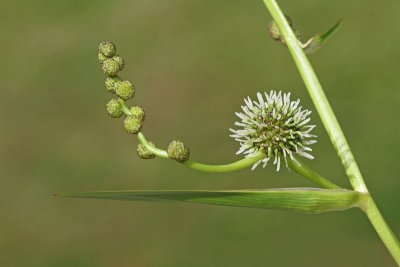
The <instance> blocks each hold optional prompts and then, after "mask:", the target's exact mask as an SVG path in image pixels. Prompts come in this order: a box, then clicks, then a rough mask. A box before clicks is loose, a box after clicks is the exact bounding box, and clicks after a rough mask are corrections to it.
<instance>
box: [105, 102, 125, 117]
mask: <svg viewBox="0 0 400 267" xmlns="http://www.w3.org/2000/svg"><path fill="white" fill-rule="evenodd" d="M107 112H108V114H110V116H111V117H113V118H119V117H121V116H122V114H123V111H122V104H121V102H120V101H118V99H111V100H110V101H108V103H107Z"/></svg>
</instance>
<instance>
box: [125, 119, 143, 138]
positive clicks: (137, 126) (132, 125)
mask: <svg viewBox="0 0 400 267" xmlns="http://www.w3.org/2000/svg"><path fill="white" fill-rule="evenodd" d="M124 127H125V130H126V131H127V132H128V133H131V134H137V133H138V132H139V131H140V130H141V129H142V127H143V120H140V119H139V118H136V117H135V116H128V117H126V118H125V120H124Z"/></svg>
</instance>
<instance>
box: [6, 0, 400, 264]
mask: <svg viewBox="0 0 400 267" xmlns="http://www.w3.org/2000/svg"><path fill="white" fill-rule="evenodd" d="M280 3H281V7H282V8H283V10H284V11H285V12H286V13H287V14H289V15H290V16H291V17H292V19H293V20H294V23H295V25H296V26H297V28H299V29H300V30H301V31H302V33H303V36H304V37H305V38H307V37H310V36H311V35H312V34H314V33H316V32H321V31H323V30H326V29H328V28H329V27H330V26H331V25H333V24H334V23H335V22H336V21H337V19H339V18H343V19H344V23H343V25H342V28H341V29H340V30H339V32H338V33H337V34H336V35H335V36H334V37H333V38H332V39H331V40H329V42H328V43H327V45H326V46H325V47H324V48H323V49H322V50H320V51H318V52H317V53H315V54H313V55H311V56H310V59H311V61H312V63H313V65H314V66H315V69H316V70H317V74H318V75H319V77H320V80H321V82H322V84H323V86H324V88H325V90H326V93H327V95H328V97H329V99H330V101H331V104H332V106H333V108H334V109H335V111H336V114H337V117H338V119H339V120H340V122H341V124H342V126H343V129H344V132H345V133H346V134H347V138H348V140H349V142H350V144H351V147H352V149H353V150H354V151H353V152H354V153H355V156H356V158H357V160H358V162H359V165H360V167H361V169H362V170H363V173H364V175H365V178H366V180H367V184H368V185H369V187H370V189H371V191H372V193H373V194H374V196H375V197H376V200H377V203H378V205H379V206H380V207H381V209H382V212H383V213H384V215H385V216H386V218H387V220H388V221H389V222H390V224H391V225H392V227H393V230H394V231H395V232H396V233H397V234H400V223H399V221H400V212H399V207H398V203H399V201H400V194H398V188H399V186H400V181H399V179H398V178H399V173H400V164H399V163H398V160H399V159H398V151H399V150H400V142H399V139H398V138H399V125H398V121H399V119H398V117H399V115H400V114H399V112H400V111H399V108H398V107H399V101H400V78H399V68H400V48H399V44H400V31H399V28H398V25H400V16H399V12H400V2H399V1H397V0H387V1H373V0H367V1H363V2H360V1H344V0H341V1H329V2H326V1H318V0H309V1H280ZM0 10H1V16H0V25H1V26H0V28H1V31H2V34H1V42H0V51H1V63H0V88H1V89H0V99H1V104H0V177H1V187H0V193H1V194H0V200H1V202H0V214H1V219H0V266H100V267H102V266H104V267H105V266H146V267H147V266H149V267H150V266H171V267H173V266H394V262H393V261H392V259H391V257H390V256H389V254H388V252H387V251H386V249H385V248H384V246H383V245H382V243H381V241H380V240H379V239H378V237H377V235H376V234H375V232H374V231H373V229H372V227H371V226H370V224H369V222H368V220H367V219H366V218H365V216H364V215H363V214H362V213H361V212H360V211H359V210H350V211H346V212H337V213H328V214H322V215H304V214H296V213H288V212H280V211H265V210H256V209H243V208H228V207H217V206H202V205H195V204H182V203H171V204H162V203H159V204H157V203H129V202H118V201H103V200H85V199H63V198H57V197H54V196H52V193H54V192H63V191H89V190H118V189H244V188H269V187H285V186H310V184H309V183H308V182H307V181H305V180H303V179H302V178H300V177H299V176H297V175H296V174H295V173H293V172H288V171H287V170H285V169H284V170H282V171H281V172H279V173H277V172H275V171H274V168H272V167H271V166H269V167H268V168H265V169H262V168H258V169H257V170H255V171H253V172H250V171H249V170H243V171H240V172H237V173H227V174H205V173H199V172H196V171H194V170H190V169H186V168H184V167H182V166H179V165H178V164H176V163H174V162H172V161H168V160H162V159H156V160H153V161H143V160H140V159H138V157H137V155H136V151H135V150H136V145H137V140H135V138H134V137H133V136H130V135H128V134H127V133H125V132H124V130H123V127H122V121H120V120H114V119H111V118H109V117H108V115H107V113H106V111H105V103H106V101H107V100H108V99H109V98H110V95H109V94H108V93H107V92H106V90H105V89H104V87H103V82H104V79H105V77H104V75H103V74H102V71H101V69H100V66H99V64H98V61H97V45H98V43H99V42H100V41H103V40H111V41H113V42H114V43H116V44H117V47H118V50H119V53H120V54H121V55H122V56H124V57H125V60H126V61H127V66H126V68H125V70H124V71H123V72H122V73H121V75H122V77H124V78H126V79H129V80H131V81H133V82H134V83H135V85H136V89H137V94H136V97H135V99H134V100H133V102H134V103H136V104H139V105H142V106H143V107H144V108H145V109H146V111H147V118H148V119H147V121H146V123H145V132H146V134H147V135H148V137H149V138H151V139H153V140H155V141H156V142H157V144H158V145H159V146H160V147H166V146H167V145H168V143H169V142H170V141H171V140H172V139H173V138H179V139H181V140H183V141H184V142H186V143H187V144H189V146H190V148H191V150H192V159H197V160H199V161H203V162H210V163H224V162H230V161H233V160H236V159H238V157H236V156H235V152H236V150H237V148H238V144H237V143H236V142H235V141H234V140H233V139H232V138H230V137H228V135H229V131H228V128H229V127H232V125H233V123H234V121H235V120H236V118H235V115H234V112H235V111H238V110H239V108H240V105H241V104H242V101H243V98H244V97H246V96H248V95H249V96H253V97H254V96H255V94H256V92H257V91H262V90H271V89H274V90H285V91H287V90H290V91H291V92H292V95H293V96H294V97H296V98H297V97H299V98H301V99H302V103H303V106H305V107H307V108H310V109H312V110H314V108H313V105H312V103H311V100H310V98H309V96H308V94H307V92H306V89H305V87H304V85H303V83H302V80H301V79H300V77H299V74H298V72H297V70H296V68H295V66H294V64H293V62H292V59H291V58H290V56H289V54H288V52H287V50H286V49H285V48H284V47H283V46H280V45H279V44H278V43H276V42H274V41H272V40H271V39H270V38H269V37H268V35H267V30H266V26H267V24H268V22H269V21H270V16H269V14H268V12H267V10H266V9H265V7H264V6H263V3H262V1H261V0H258V1H236V2H235V1H226V0H220V1H200V0H192V1H185V0H169V1H149V0H135V1H127V0H117V1H97V2H96V1H77V0H69V1H65V0H62V1H50V0H44V1H1V2H0ZM313 118H314V121H315V123H316V124H317V125H318V128H317V130H316V133H317V134H318V136H319V142H318V143H317V144H316V145H314V155H315V156H316V160H314V161H312V162H310V165H312V166H313V167H315V169H317V170H318V171H320V172H321V173H323V174H325V175H326V176H328V177H330V178H332V179H333V180H334V181H335V182H337V183H339V184H341V185H343V186H348V182H347V180H346V178H345V175H344V171H343V168H342V167H341V165H340V162H339V160H338V159H337V157H336V155H335V152H334V151H333V148H332V147H331V144H330V142H329V140H328V137H327V135H326V133H325V132H324V129H323V127H322V125H321V122H320V120H319V119H318V116H317V115H316V114H315V113H314V114H313Z"/></svg>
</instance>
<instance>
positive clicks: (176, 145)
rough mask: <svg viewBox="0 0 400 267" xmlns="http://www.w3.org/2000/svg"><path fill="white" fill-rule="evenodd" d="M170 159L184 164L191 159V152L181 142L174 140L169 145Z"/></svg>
mask: <svg viewBox="0 0 400 267" xmlns="http://www.w3.org/2000/svg"><path fill="white" fill-rule="evenodd" d="M167 152H168V157H170V158H172V159H174V160H176V161H179V162H183V161H185V160H188V159H189V156H190V150H189V148H188V147H187V146H186V145H185V144H184V143H183V142H181V141H179V140H174V141H172V142H171V143H170V144H169V145H168V149H167Z"/></svg>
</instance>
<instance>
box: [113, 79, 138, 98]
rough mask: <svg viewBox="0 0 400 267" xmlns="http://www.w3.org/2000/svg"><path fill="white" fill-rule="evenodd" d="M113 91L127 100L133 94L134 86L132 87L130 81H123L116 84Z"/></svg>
mask: <svg viewBox="0 0 400 267" xmlns="http://www.w3.org/2000/svg"><path fill="white" fill-rule="evenodd" d="M115 92H116V93H117V95H118V96H119V97H121V98H122V99H124V100H128V99H130V98H132V97H133V96H134V95H135V88H134V87H133V84H132V83H131V82H129V81H123V82H119V83H118V84H117V88H116V89H115Z"/></svg>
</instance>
